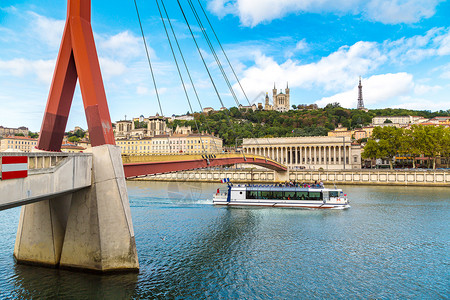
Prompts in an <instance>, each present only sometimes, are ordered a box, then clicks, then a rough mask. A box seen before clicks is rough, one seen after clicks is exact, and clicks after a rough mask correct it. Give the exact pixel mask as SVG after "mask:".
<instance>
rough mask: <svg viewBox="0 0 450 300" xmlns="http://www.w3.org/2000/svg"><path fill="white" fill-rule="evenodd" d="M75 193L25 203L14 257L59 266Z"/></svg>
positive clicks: (23, 261)
mask: <svg viewBox="0 0 450 300" xmlns="http://www.w3.org/2000/svg"><path fill="white" fill-rule="evenodd" d="M71 199H72V195H70V194H69V195H65V196H60V197H56V198H53V199H48V200H44V201H40V202H36V203H32V204H28V205H24V206H22V210H21V212H20V219H19V226H18V229H17V236H16V243H15V245H14V257H15V259H16V261H17V262H18V263H26V264H39V265H46V266H50V267H57V266H58V264H59V260H60V258H61V250H62V245H63V242H64V233H65V229H66V223H67V217H68V213H69V208H70V203H71Z"/></svg>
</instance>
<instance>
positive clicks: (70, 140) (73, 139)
mask: <svg viewBox="0 0 450 300" xmlns="http://www.w3.org/2000/svg"><path fill="white" fill-rule="evenodd" d="M67 140H68V141H69V142H71V143H76V142H78V141H80V138H79V137H77V136H76V135H73V136H71V137H69V138H68V139H67Z"/></svg>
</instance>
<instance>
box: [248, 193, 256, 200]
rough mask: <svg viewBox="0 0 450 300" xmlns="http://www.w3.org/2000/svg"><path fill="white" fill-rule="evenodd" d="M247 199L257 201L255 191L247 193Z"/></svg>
mask: <svg viewBox="0 0 450 300" xmlns="http://www.w3.org/2000/svg"><path fill="white" fill-rule="evenodd" d="M247 199H258V192H257V191H247Z"/></svg>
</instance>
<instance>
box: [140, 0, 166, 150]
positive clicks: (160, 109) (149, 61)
mask: <svg viewBox="0 0 450 300" xmlns="http://www.w3.org/2000/svg"><path fill="white" fill-rule="evenodd" d="M133 1H134V6H135V7H136V14H137V18H138V21H139V27H140V29H141V35H142V40H143V41H144V47H145V53H146V54H147V61H148V66H149V68H150V72H151V74H152V80H153V86H154V87H155V93H156V99H158V105H159V111H160V113H161V116H162V117H163V118H164V113H163V109H162V106H161V99H160V98H159V93H158V88H157V87H156V80H155V74H154V72H153V67H152V62H151V60H150V54H149V51H148V47H147V42H146V39H145V35H144V29H143V27H142V22H141V16H140V14H139V9H138V5H137V2H136V0H133ZM167 145H168V147H169V148H168V150H169V153H170V150H171V146H170V139H169V137H167ZM152 148H153V146H152Z"/></svg>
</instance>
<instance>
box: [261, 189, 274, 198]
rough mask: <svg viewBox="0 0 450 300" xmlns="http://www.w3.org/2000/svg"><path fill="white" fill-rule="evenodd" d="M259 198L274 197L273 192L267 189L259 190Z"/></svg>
mask: <svg viewBox="0 0 450 300" xmlns="http://www.w3.org/2000/svg"><path fill="white" fill-rule="evenodd" d="M259 199H272V192H267V191H261V192H259Z"/></svg>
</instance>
